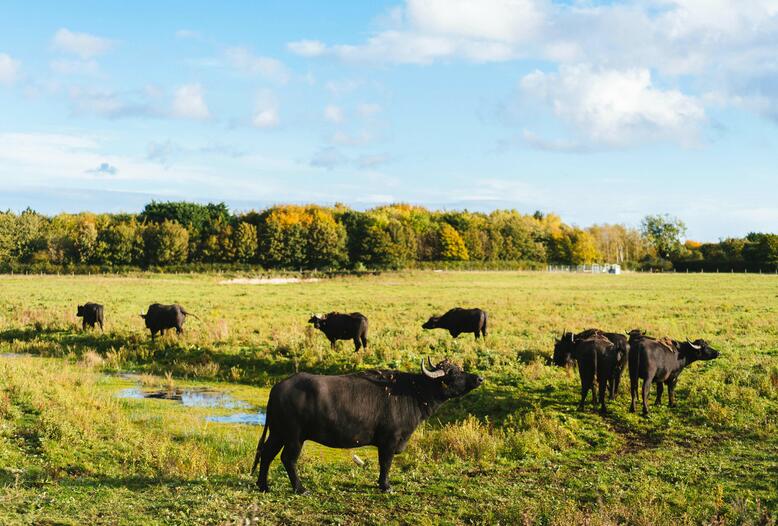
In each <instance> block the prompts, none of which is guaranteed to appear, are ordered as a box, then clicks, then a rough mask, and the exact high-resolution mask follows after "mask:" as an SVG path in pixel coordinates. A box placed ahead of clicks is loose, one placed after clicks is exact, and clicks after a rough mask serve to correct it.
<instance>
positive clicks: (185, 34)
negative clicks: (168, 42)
mask: <svg viewBox="0 0 778 526" xmlns="http://www.w3.org/2000/svg"><path fill="white" fill-rule="evenodd" d="M176 38H180V39H187V38H191V39H199V38H201V35H200V32H199V31H192V30H191V29H179V30H178V31H176Z"/></svg>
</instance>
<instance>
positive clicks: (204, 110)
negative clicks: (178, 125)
mask: <svg viewBox="0 0 778 526" xmlns="http://www.w3.org/2000/svg"><path fill="white" fill-rule="evenodd" d="M172 114H173V116H175V117H179V118H182V119H194V120H203V119H207V118H209V117H210V116H211V114H210V112H209V111H208V105H207V104H206V103H205V98H204V97H203V88H202V86H200V84H185V85H183V86H180V87H179V88H178V89H176V91H175V93H174V95H173V108H172Z"/></svg>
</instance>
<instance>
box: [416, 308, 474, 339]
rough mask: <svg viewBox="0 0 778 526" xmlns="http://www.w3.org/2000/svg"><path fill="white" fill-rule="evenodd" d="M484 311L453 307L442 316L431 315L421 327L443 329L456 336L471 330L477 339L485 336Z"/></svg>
mask: <svg viewBox="0 0 778 526" xmlns="http://www.w3.org/2000/svg"><path fill="white" fill-rule="evenodd" d="M486 318H487V317H486V312H485V311H483V310H481V309H463V308H461V307H455V308H453V309H451V310H450V311H448V312H446V313H445V314H444V315H443V316H432V317H431V318H430V319H429V320H427V322H426V323H424V325H422V326H421V328H422V329H445V330H447V331H448V332H449V334H451V336H453V337H454V338H456V337H457V336H459V335H460V334H462V333H463V332H472V333H474V334H475V339H476V340H477V339H478V338H479V336H483V337H484V338H486Z"/></svg>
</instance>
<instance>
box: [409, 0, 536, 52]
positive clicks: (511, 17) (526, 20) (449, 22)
mask: <svg viewBox="0 0 778 526" xmlns="http://www.w3.org/2000/svg"><path fill="white" fill-rule="evenodd" d="M544 7H545V3H544V2H540V1H536V0H479V1H478V2H472V1H470V0H408V2H407V3H406V16H407V18H408V20H409V22H410V25H411V27H413V28H415V29H416V30H417V31H419V32H423V33H429V34H434V35H441V36H446V37H463V38H468V39H475V40H486V41H494V42H521V41H524V40H527V39H528V38H529V37H531V36H532V35H534V34H535V33H536V32H537V30H538V29H539V28H540V27H541V25H542V23H543V19H544V13H543V11H544Z"/></svg>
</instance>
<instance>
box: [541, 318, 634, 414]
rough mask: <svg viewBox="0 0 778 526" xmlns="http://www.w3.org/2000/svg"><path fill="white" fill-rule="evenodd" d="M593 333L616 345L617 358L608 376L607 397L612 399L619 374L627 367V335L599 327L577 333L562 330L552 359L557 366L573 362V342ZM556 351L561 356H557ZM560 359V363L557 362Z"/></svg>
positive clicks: (617, 385)
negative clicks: (605, 330)
mask: <svg viewBox="0 0 778 526" xmlns="http://www.w3.org/2000/svg"><path fill="white" fill-rule="evenodd" d="M595 334H599V335H600V336H603V337H605V338H607V339H608V340H610V342H611V343H612V344H613V345H614V346H615V347H616V352H617V354H618V357H619V360H618V361H617V363H616V365H615V367H614V370H613V374H612V375H609V376H608V397H609V398H610V399H611V400H613V399H614V398H616V394H617V393H618V392H619V384H620V383H621V375H622V373H623V372H624V369H625V368H626V367H627V356H628V354H629V341H628V340H627V336H626V335H624V334H620V333H618V332H604V331H601V330H599V329H586V330H585V331H581V332H579V333H578V334H573V333H571V332H566V331H563V332H562V337H561V338H560V339H559V340H556V345H555V346H554V358H552V361H553V362H554V363H555V364H556V365H559V366H565V365H567V364H569V363H572V362H573V358H572V354H573V349H574V347H575V342H578V341H581V340H585V339H586V338H591V337H592V336H594V335H595ZM557 353H559V354H560V356H562V357H563V358H559V357H557ZM559 360H561V363H559Z"/></svg>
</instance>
